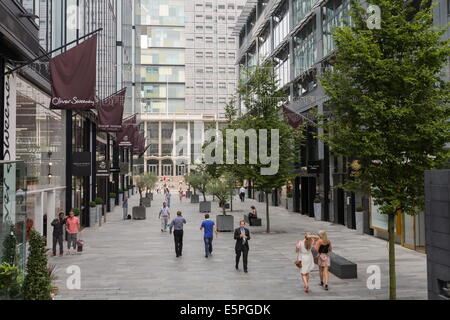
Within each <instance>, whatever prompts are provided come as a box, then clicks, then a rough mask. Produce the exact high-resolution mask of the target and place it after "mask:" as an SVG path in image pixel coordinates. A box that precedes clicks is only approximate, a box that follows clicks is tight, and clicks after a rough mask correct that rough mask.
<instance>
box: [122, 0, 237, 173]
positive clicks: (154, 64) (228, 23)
mask: <svg viewBox="0 0 450 320" xmlns="http://www.w3.org/2000/svg"><path fill="white" fill-rule="evenodd" d="M239 2H240V1H236V0H233V1H224V0H215V1H206V2H204V1H195V2H185V1H181V0H155V1H153V0H152V1H150V0H136V1H135V4H134V10H135V14H134V15H133V17H134V23H135V28H134V30H135V36H134V37H133V39H135V41H136V45H135V55H134V61H133V63H132V70H134V71H133V76H134V77H135V78H134V80H133V81H132V82H131V87H134V89H133V90H132V92H133V95H134V96H133V97H131V101H130V103H128V105H127V112H128V114H130V115H131V114H133V113H138V114H139V115H140V119H141V120H142V121H143V124H142V126H141V130H143V132H145V136H146V141H147V145H148V147H149V148H148V150H147V152H146V154H145V157H144V159H139V160H138V159H136V163H135V165H134V166H135V173H143V172H153V173H156V174H157V175H160V176H183V175H184V174H186V173H187V172H189V170H190V169H191V165H193V164H194V162H195V161H196V160H197V159H200V156H201V145H202V144H203V140H202V139H203V138H204V135H205V131H206V130H207V129H209V128H219V127H220V126H222V125H223V123H224V122H225V119H224V117H223V109H224V106H225V103H226V102H227V101H228V100H229V99H231V96H232V94H233V93H234V91H235V87H236V66H235V63H234V62H235V56H236V37H235V36H233V35H231V32H232V29H233V27H234V24H235V21H236V18H237V15H238V12H239V10H240V9H241V8H240V5H239ZM238 6H239V7H238Z"/></svg>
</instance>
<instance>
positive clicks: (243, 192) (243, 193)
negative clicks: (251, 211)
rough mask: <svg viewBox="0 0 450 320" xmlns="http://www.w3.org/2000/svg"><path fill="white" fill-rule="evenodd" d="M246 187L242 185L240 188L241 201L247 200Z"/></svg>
mask: <svg viewBox="0 0 450 320" xmlns="http://www.w3.org/2000/svg"><path fill="white" fill-rule="evenodd" d="M245 192H246V190H245V188H244V186H242V187H241V189H240V190H239V198H240V199H241V202H244V201H245Z"/></svg>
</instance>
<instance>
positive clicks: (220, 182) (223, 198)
mask: <svg viewBox="0 0 450 320" xmlns="http://www.w3.org/2000/svg"><path fill="white" fill-rule="evenodd" d="M234 184H235V179H234V176H233V175H232V174H231V173H225V174H223V175H222V177H220V178H217V179H212V180H210V181H209V182H208V184H207V185H206V188H207V190H208V192H209V193H210V194H213V195H214V196H215V197H216V198H217V200H218V201H219V206H220V207H221V208H222V214H221V215H217V217H216V220H217V230H218V231H233V230H234V217H233V216H231V215H227V214H226V206H225V204H226V203H227V202H228V200H230V198H231V196H232V192H233V190H234Z"/></svg>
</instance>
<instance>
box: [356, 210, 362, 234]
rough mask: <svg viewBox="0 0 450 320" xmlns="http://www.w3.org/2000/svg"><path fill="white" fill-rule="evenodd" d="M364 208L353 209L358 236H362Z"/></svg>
mask: <svg viewBox="0 0 450 320" xmlns="http://www.w3.org/2000/svg"><path fill="white" fill-rule="evenodd" d="M363 217H364V208H363V207H361V206H357V207H356V208H355V222H356V232H357V233H358V234H364V223H363V221H364V218H363Z"/></svg>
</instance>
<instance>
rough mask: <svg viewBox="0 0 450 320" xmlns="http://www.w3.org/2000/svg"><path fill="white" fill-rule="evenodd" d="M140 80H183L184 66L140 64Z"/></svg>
mask: <svg viewBox="0 0 450 320" xmlns="http://www.w3.org/2000/svg"><path fill="white" fill-rule="evenodd" d="M140 79H141V81H142V82H167V80H168V81H169V82H185V67H181V66H164V67H162V66H141V67H140Z"/></svg>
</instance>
